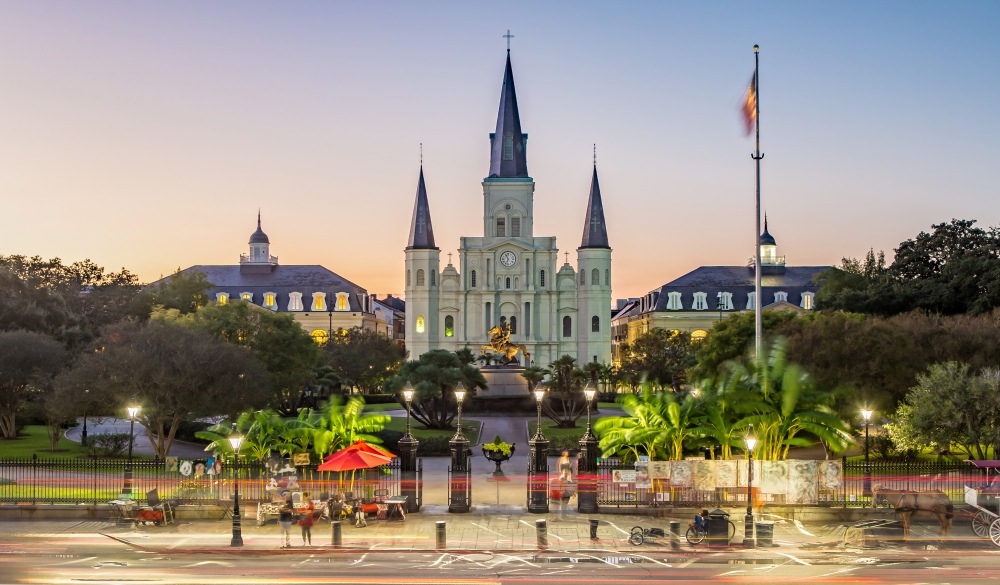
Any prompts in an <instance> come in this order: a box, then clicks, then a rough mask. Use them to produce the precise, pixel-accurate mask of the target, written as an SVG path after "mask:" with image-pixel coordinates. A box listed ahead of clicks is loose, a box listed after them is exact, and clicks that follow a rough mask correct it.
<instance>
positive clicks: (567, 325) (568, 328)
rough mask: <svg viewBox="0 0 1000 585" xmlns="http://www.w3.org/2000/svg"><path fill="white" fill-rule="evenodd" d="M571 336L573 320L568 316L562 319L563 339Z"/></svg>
mask: <svg viewBox="0 0 1000 585" xmlns="http://www.w3.org/2000/svg"><path fill="white" fill-rule="evenodd" d="M572 336H573V319H572V318H570V316H569V315H566V316H565V317H563V337H572Z"/></svg>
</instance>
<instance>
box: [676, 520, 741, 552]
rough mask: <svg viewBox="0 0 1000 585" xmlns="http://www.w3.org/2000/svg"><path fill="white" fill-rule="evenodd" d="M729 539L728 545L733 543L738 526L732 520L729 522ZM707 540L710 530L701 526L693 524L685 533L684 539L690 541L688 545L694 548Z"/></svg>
mask: <svg viewBox="0 0 1000 585" xmlns="http://www.w3.org/2000/svg"><path fill="white" fill-rule="evenodd" d="M728 536H729V538H728V539H727V540H726V542H727V544H728V543H730V542H732V541H733V538H734V537H735V536H736V525H735V524H733V521H732V520H729V534H728ZM706 538H708V530H707V529H706V528H705V527H704V526H701V525H698V524H694V523H692V524H691V526H690V527H689V528H688V529H687V532H686V533H684V539H685V540H687V541H688V544H690V545H692V546H694V545H696V544H701V543H702V542H703V541H704V540H705V539H706Z"/></svg>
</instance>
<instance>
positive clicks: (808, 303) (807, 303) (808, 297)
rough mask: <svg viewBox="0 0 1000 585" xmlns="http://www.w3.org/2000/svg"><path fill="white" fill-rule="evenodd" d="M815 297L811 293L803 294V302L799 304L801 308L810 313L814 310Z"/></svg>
mask: <svg viewBox="0 0 1000 585" xmlns="http://www.w3.org/2000/svg"><path fill="white" fill-rule="evenodd" d="M813 295H814V293H811V292H804V293H802V302H801V303H800V304H799V306H800V307H802V308H803V309H805V310H807V311H809V310H811V309H812V308H813Z"/></svg>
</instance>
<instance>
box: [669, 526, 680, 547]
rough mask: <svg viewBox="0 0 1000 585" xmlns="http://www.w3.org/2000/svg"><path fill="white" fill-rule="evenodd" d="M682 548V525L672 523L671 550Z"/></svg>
mask: <svg viewBox="0 0 1000 585" xmlns="http://www.w3.org/2000/svg"><path fill="white" fill-rule="evenodd" d="M680 547H681V523H680V522H678V521H677V520H671V521H670V548H672V549H674V550H677V549H679V548H680Z"/></svg>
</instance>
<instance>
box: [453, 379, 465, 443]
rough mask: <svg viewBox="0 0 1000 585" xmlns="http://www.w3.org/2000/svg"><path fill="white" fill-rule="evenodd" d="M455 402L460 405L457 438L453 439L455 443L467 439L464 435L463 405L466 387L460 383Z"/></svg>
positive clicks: (456, 390)
mask: <svg viewBox="0 0 1000 585" xmlns="http://www.w3.org/2000/svg"><path fill="white" fill-rule="evenodd" d="M455 402H457V403H458V423H457V424H456V425H455V427H456V428H455V436H454V437H453V438H452V440H453V441H457V440H461V439H464V438H465V435H463V434H462V403H463V402H465V387H464V386H462V383H461V382H459V383H458V385H457V386H455Z"/></svg>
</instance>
